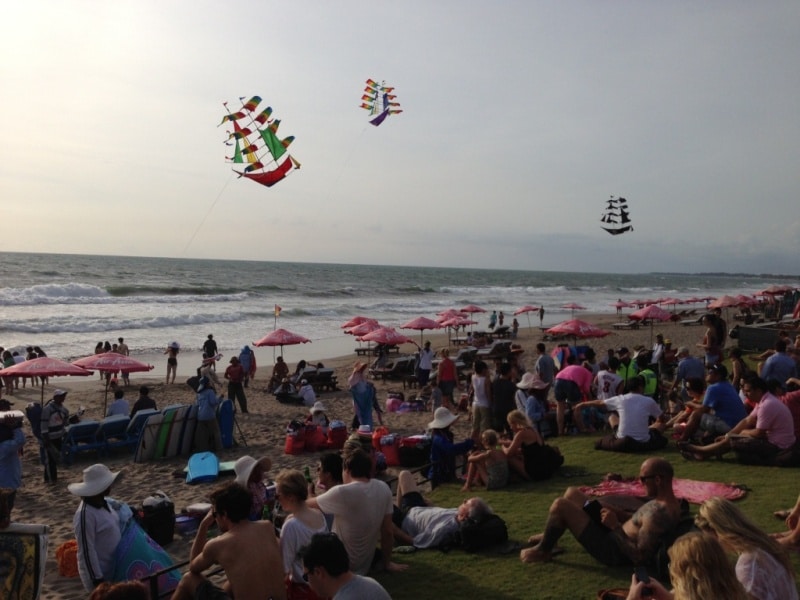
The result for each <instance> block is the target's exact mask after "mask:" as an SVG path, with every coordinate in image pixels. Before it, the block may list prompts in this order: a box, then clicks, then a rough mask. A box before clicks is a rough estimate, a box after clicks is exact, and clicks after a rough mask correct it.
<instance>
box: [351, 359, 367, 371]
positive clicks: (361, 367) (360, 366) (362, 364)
mask: <svg viewBox="0 0 800 600" xmlns="http://www.w3.org/2000/svg"><path fill="white" fill-rule="evenodd" d="M366 368H367V363H365V362H361V361H360V360H357V361H356V364H354V365H353V371H363V370H364V369H366Z"/></svg>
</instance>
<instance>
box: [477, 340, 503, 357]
mask: <svg viewBox="0 0 800 600" xmlns="http://www.w3.org/2000/svg"><path fill="white" fill-rule="evenodd" d="M510 354H511V342H507V341H500V340H495V341H494V342H492V345H491V346H488V347H486V348H481V349H480V350H478V352H477V353H476V355H475V358H476V359H480V360H483V361H487V360H494V359H496V358H500V359H502V358H506V357H507V356H508V355H510Z"/></svg>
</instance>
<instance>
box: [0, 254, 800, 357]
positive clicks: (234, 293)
mask: <svg viewBox="0 0 800 600" xmlns="http://www.w3.org/2000/svg"><path fill="white" fill-rule="evenodd" d="M0 257H2V262H0V282H2V284H1V285H2V287H0V345H2V346H3V347H5V348H11V349H24V348H25V346H28V345H38V346H41V347H42V348H43V349H44V350H45V352H47V354H48V355H49V356H55V357H58V358H62V359H65V360H73V359H75V358H78V357H81V356H86V355H88V354H91V353H92V352H93V351H94V348H95V345H96V344H97V342H99V341H102V342H105V341H106V340H108V341H111V342H114V341H116V339H117V338H118V337H123V338H125V342H126V343H127V344H128V345H129V346H130V348H131V353H132V355H134V356H137V355H140V356H144V355H151V356H152V355H155V354H159V353H160V352H161V351H162V350H163V349H164V348H165V347H166V346H167V344H169V343H170V342H172V341H177V342H179V343H180V344H181V346H182V349H183V350H191V351H195V352H196V351H198V350H199V349H200V347H201V346H202V344H203V342H204V341H205V339H206V336H207V335H208V334H209V333H211V334H214V338H215V339H216V340H217V343H218V344H219V347H220V350H221V352H222V353H223V354H225V355H227V356H230V355H231V354H233V353H238V351H239V349H240V348H241V346H243V345H244V344H251V343H252V342H253V341H254V340H258V339H259V338H261V337H263V336H264V335H266V334H267V333H268V332H269V331H271V330H272V329H274V328H275V325H276V318H275V316H274V315H275V306H276V305H278V306H280V307H281V308H282V310H281V313H280V316H279V317H278V318H277V326H278V327H282V328H284V329H288V330H290V331H292V332H295V333H299V334H301V335H303V336H305V337H307V338H309V339H310V340H312V343H311V344H310V345H309V344H304V345H303V346H302V347H288V346H287V347H286V348H285V349H284V355H285V356H286V358H287V360H288V361H290V362H291V361H296V360H299V358H306V359H307V360H318V359H322V358H324V357H331V356H340V355H344V354H348V353H351V352H352V351H353V348H354V347H355V346H356V345H357V343H356V342H355V340H353V338H352V337H350V336H347V335H344V334H343V333H342V330H341V328H340V325H341V324H342V323H343V322H345V321H347V320H348V319H350V318H351V317H353V316H355V315H364V316H368V317H372V318H375V319H377V320H378V321H379V322H380V323H381V324H385V325H390V326H399V325H401V324H403V323H405V322H406V321H409V320H411V319H413V318H415V317H417V316H427V317H431V318H433V317H434V316H435V315H436V313H438V312H440V311H443V310H446V309H448V308H460V307H462V306H465V305H467V304H476V305H478V306H481V307H483V308H485V309H487V310H489V311H492V310H496V311H503V312H504V313H505V315H506V323H508V324H510V323H511V319H512V318H513V316H512V314H513V312H514V310H516V309H517V308H519V307H521V306H523V305H525V304H533V305H536V306H538V305H540V304H541V305H544V307H545V320H544V324H545V325H552V324H555V323H557V322H559V321H562V320H564V319H565V318H569V317H570V314H571V311H570V310H569V309H564V308H560V307H561V306H562V305H564V304H566V303H570V302H575V303H578V304H580V305H582V306H584V307H586V309H587V310H586V312H588V313H613V312H614V311H615V309H614V308H613V307H612V306H611V304H612V303H613V302H615V301H617V300H618V299H619V298H622V299H623V300H626V301H630V300H633V299H634V298H644V299H647V298H654V297H655V298H658V297H664V296H674V297H678V298H688V297H690V296H715V297H716V296H719V295H722V294H734V295H735V294H740V293H745V294H747V293H753V292H756V291H758V290H760V289H763V288H765V287H767V286H768V285H771V284H773V283H797V282H795V281H791V282H787V281H786V280H784V279H779V278H774V279H770V278H768V277H761V276H755V275H754V276H746V275H735V276H734V275H713V276H709V275H703V276H699V275H687V274H660V273H645V274H640V275H614V274H602V273H564V272H548V271H511V270H499V269H498V270H488V269H454V268H430V267H397V266H370V265H338V264H312V263H281V262H259V261H230V260H196V259H176V258H136V257H121V256H86V255H65V254H28V253H0ZM476 316H477V318H478V320H479V325H477V326H476V327H477V328H485V327H486V325H487V323H488V313H487V314H479V315H476ZM518 318H519V321H520V324H521V326H522V327H527V326H528V319H527V317H526V316H525V315H521V316H519V317H518ZM530 322H531V324H533V325H538V316H536V315H533V314H532V315H531V316H530ZM402 331H403V332H404V333H406V334H407V335H408V336H409V337H412V338H413V339H418V338H419V332H417V331H413V330H402ZM257 357H258V359H259V364H260V365H263V364H271V362H272V357H273V353H272V350H271V349H262V350H260V351H258V354H257Z"/></svg>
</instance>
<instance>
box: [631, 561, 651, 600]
mask: <svg viewBox="0 0 800 600" xmlns="http://www.w3.org/2000/svg"><path fill="white" fill-rule="evenodd" d="M633 573H634V575H636V581H638V582H640V583H644V584H645V587H643V588H642V598H649V597H651V596H652V595H653V588H652V587H650V586H648V585H646V584H648V583H650V576H649V575H648V574H647V569H645V568H644V567H641V566H640V567H636V568H635V569H634V570H633Z"/></svg>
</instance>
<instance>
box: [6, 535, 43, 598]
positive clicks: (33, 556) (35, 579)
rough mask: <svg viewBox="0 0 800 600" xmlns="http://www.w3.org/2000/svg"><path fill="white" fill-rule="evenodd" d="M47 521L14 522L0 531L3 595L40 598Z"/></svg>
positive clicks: (7, 596)
mask: <svg viewBox="0 0 800 600" xmlns="http://www.w3.org/2000/svg"><path fill="white" fill-rule="evenodd" d="M47 531H48V530H47V525H24V524H22V523H12V524H11V525H9V526H8V528H7V529H4V530H2V531H0V557H2V558H0V572H2V573H3V576H2V578H0V598H4V599H6V598H7V599H8V600H36V599H37V598H38V597H39V594H40V593H41V591H42V582H43V581H44V566H45V561H46V560H47Z"/></svg>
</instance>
